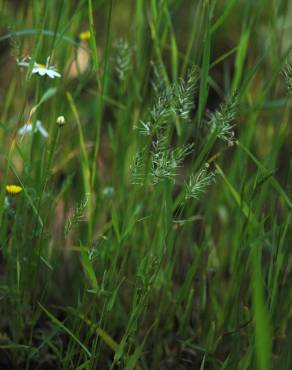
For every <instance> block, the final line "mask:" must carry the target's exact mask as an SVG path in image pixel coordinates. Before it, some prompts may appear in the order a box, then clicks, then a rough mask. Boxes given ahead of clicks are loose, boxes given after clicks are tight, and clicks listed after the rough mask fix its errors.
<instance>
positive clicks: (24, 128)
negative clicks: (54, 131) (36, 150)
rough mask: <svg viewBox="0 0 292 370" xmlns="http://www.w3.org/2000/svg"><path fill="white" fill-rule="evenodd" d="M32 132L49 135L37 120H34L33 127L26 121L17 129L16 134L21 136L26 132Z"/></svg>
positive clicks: (44, 135)
mask: <svg viewBox="0 0 292 370" xmlns="http://www.w3.org/2000/svg"><path fill="white" fill-rule="evenodd" d="M32 132H39V133H40V134H41V135H42V136H43V137H45V138H47V137H48V136H49V134H48V131H47V130H46V129H45V128H44V127H43V125H42V123H41V121H39V120H38V121H36V123H35V127H33V125H32V124H31V123H26V124H25V125H23V126H22V127H21V128H20V129H19V130H18V134H19V135H21V136H22V137H23V136H24V135H26V134H31V133H32Z"/></svg>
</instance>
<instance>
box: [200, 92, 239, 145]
mask: <svg viewBox="0 0 292 370" xmlns="http://www.w3.org/2000/svg"><path fill="white" fill-rule="evenodd" d="M237 108H238V95H237V93H236V92H235V93H233V94H231V96H230V98H229V99H228V100H227V101H226V102H225V103H223V104H221V105H220V107H219V109H218V110H217V111H215V112H214V113H209V115H208V118H209V120H208V123H207V124H208V125H209V126H210V128H211V132H215V133H216V136H217V137H218V138H219V139H221V140H224V141H226V142H228V143H229V144H233V142H234V126H235V123H234V121H235V118H236V114H237Z"/></svg>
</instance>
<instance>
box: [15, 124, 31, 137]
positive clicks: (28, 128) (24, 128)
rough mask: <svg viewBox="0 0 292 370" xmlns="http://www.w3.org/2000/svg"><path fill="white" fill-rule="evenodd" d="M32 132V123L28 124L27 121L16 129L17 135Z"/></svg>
mask: <svg viewBox="0 0 292 370" xmlns="http://www.w3.org/2000/svg"><path fill="white" fill-rule="evenodd" d="M31 132H32V125H31V124H29V123H26V124H25V125H23V126H22V127H21V128H20V129H19V130H18V134H19V135H22V136H23V135H25V134H29V133H31Z"/></svg>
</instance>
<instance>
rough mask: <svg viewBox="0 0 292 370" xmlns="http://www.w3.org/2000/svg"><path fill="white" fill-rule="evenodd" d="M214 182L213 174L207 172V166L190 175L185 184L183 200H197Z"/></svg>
mask: <svg viewBox="0 0 292 370" xmlns="http://www.w3.org/2000/svg"><path fill="white" fill-rule="evenodd" d="M214 182H215V173H214V172H209V171H208V166H206V167H205V168H203V169H202V170H200V171H199V172H198V173H196V174H192V175H191V176H190V178H189V181H188V182H187V183H186V191H185V199H186V200H187V199H190V198H194V199H199V197H200V196H201V195H202V194H203V193H204V192H205V191H206V190H207V188H208V187H209V186H210V185H212V184H213V183H214Z"/></svg>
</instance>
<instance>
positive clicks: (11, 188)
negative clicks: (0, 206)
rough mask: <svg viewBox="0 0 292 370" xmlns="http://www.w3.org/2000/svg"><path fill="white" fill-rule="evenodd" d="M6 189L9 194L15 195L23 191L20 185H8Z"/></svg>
mask: <svg viewBox="0 0 292 370" xmlns="http://www.w3.org/2000/svg"><path fill="white" fill-rule="evenodd" d="M6 191H7V193H9V194H12V195H15V194H18V193H20V192H22V187H21V186H18V185H6Z"/></svg>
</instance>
